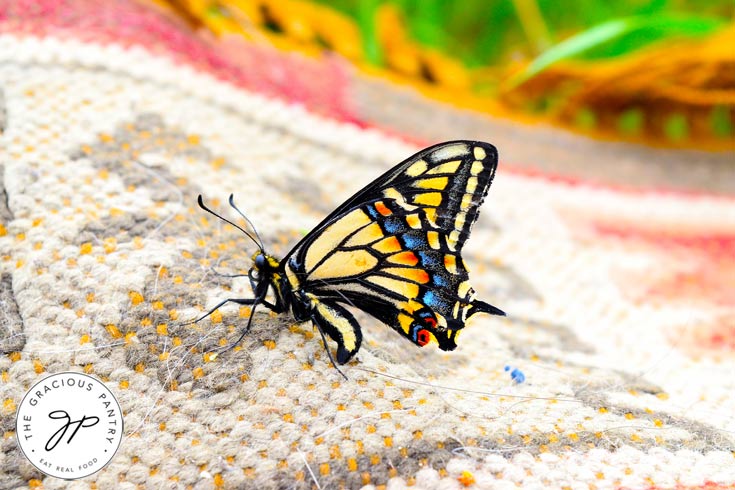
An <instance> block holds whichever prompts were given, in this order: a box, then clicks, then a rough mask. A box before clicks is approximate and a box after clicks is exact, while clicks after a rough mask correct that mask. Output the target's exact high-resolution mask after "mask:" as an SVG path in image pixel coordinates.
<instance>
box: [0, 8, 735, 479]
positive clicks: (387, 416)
mask: <svg viewBox="0 0 735 490" xmlns="http://www.w3.org/2000/svg"><path fill="white" fill-rule="evenodd" d="M0 32H2V34H1V35H0V94H1V95H0V131H2V135H1V136H0V148H2V150H0V151H1V152H2V153H0V155H2V160H1V161H0V193H2V196H0V197H2V199H0V258H1V260H0V271H1V276H0V308H1V309H2V314H0V348H1V350H2V353H3V354H2V356H0V399H2V402H3V405H2V412H1V413H0V416H1V417H2V418H1V419H0V422H1V423H2V431H3V438H2V440H1V441H2V442H1V444H2V452H0V488H27V487H32V488H39V487H41V486H42V487H44V488H113V487H118V488H130V489H133V488H197V489H199V488H202V489H204V488H265V489H268V488H360V487H362V486H364V485H368V486H370V485H373V486H375V487H378V488H390V489H397V488H403V487H407V486H412V487H414V488H425V489H434V488H436V489H457V488H465V487H468V488H516V487H524V488H542V487H557V488H590V489H594V488H601V489H602V488H680V489H684V488H687V489H688V488H697V489H699V488H702V489H704V488H706V489H721V488H733V487H734V486H735V434H734V431H735V418H734V417H733V413H735V397H734V396H733V393H734V390H735V357H734V356H733V352H734V351H735V288H733V277H735V256H734V254H733V250H735V198H732V197H722V196H719V197H716V196H709V195H706V194H692V193H683V192H676V193H674V192H663V191H655V192H654V191H647V190H645V189H638V190H629V189H623V188H613V187H604V186H599V185H588V184H586V183H585V182H584V181H581V182H580V181H575V182H569V181H563V180H559V179H556V178H553V176H550V175H544V174H538V173H537V174H534V175H529V174H528V173H527V172H521V171H518V170H517V169H515V168H514V167H513V166H512V165H508V164H506V163H505V162H504V161H503V148H502V147H500V148H499V150H500V154H501V162H500V165H499V168H498V173H497V177H496V180H495V183H494V184H493V187H492V188H491V190H490V195H489V197H488V200H487V201H486V203H485V205H484V206H483V208H482V214H481V216H480V219H479V221H478V223H477V225H476V226H475V229H474V231H473V235H472V237H471V238H470V240H469V241H468V244H467V246H466V248H465V254H464V256H465V261H466V262H467V264H468V265H469V267H470V269H471V279H472V282H473V285H474V287H475V289H476V290H477V291H478V295H479V297H480V298H481V299H483V300H486V301H489V302H491V303H492V304H494V305H497V306H499V307H500V308H502V309H503V310H505V311H506V312H507V313H508V316H507V317H506V318H502V319H498V318H490V317H480V316H478V317H475V318H473V321H472V322H471V324H470V325H469V326H468V327H467V328H466V329H465V330H464V332H463V334H462V336H461V338H460V339H459V347H458V348H457V350H456V351H454V352H451V353H445V352H442V351H440V350H438V349H436V348H435V346H432V345H429V346H426V347H424V348H423V349H419V348H415V347H414V346H412V345H411V344H410V343H408V342H406V341H405V340H404V339H401V338H400V336H399V335H397V334H396V333H395V332H393V331H392V330H391V329H390V328H388V327H386V326H384V325H381V324H379V322H377V321H376V320H374V319H372V318H370V317H368V316H366V315H358V320H359V321H360V324H361V325H362V327H363V332H364V336H365V341H364V343H363V347H362V349H361V350H360V352H359V353H358V355H357V357H356V360H354V361H352V362H351V363H349V364H347V365H346V366H344V367H343V370H344V372H345V374H346V375H347V377H348V378H349V379H348V380H345V379H344V378H343V377H342V376H340V374H339V373H338V372H337V371H336V370H335V369H334V368H333V367H332V365H331V364H330V362H329V358H328V356H327V353H326V351H325V350H324V347H323V345H322V343H321V339H320V337H319V335H318V332H316V331H315V330H314V329H313V328H312V326H311V324H295V323H294V321H293V319H292V318H291V317H290V316H289V315H286V314H284V315H278V316H276V315H269V314H266V313H260V312H258V313H256V315H255V318H254V321H253V328H252V330H251V332H250V334H249V335H247V336H246V337H245V338H244V339H243V341H242V342H241V343H240V344H239V347H238V348H236V349H233V350H231V351H229V352H227V353H225V354H222V355H220V356H218V357H216V358H212V356H210V355H208V352H210V351H212V350H213V349H215V348H217V347H218V346H221V345H224V344H226V343H227V342H231V341H234V340H235V339H236V338H237V337H238V336H239V332H240V329H241V328H242V327H243V326H244V324H245V323H246V321H247V319H248V317H249V315H250V310H249V309H248V308H245V307H243V308H238V307H237V306H225V307H222V308H221V309H219V310H218V311H217V312H215V314H213V315H211V316H210V317H209V318H207V319H206V320H203V321H201V322H199V323H197V324H186V322H187V321H188V320H192V319H194V318H196V317H197V316H198V315H201V314H202V312H204V311H207V310H208V309H209V308H211V307H213V306H214V305H216V304H217V303H219V302H220V301H221V300H222V299H225V298H228V297H233V296H234V297H250V296H251V294H252V292H251V291H250V288H249V284H248V283H247V280H245V279H244V278H229V277H225V276H223V275H222V274H237V273H242V272H244V271H247V269H248V268H249V267H250V265H251V259H250V257H251V255H252V253H253V252H254V250H253V246H252V243H251V242H250V241H249V240H248V239H247V238H246V237H244V236H243V235H242V234H241V233H240V232H238V231H237V230H235V229H234V228H233V227H231V226H228V225H223V223H222V222H220V221H218V220H216V219H213V218H212V217H211V216H210V215H207V214H206V213H205V212H204V211H202V210H201V209H199V208H198V207H197V205H196V197H197V195H198V194H200V193H201V194H203V196H204V197H205V200H206V201H207V202H208V203H209V204H210V205H211V206H212V207H213V208H215V209H217V210H219V211H221V212H222V213H224V214H225V215H226V216H229V217H234V216H235V215H234V213H232V212H231V210H229V209H228V206H227V196H229V194H230V193H233V194H234V196H235V200H236V202H237V203H238V205H239V207H240V208H241V209H243V210H244V211H245V212H246V213H247V214H248V216H249V218H250V219H251V220H252V221H253V223H254V224H255V226H256V227H257V228H258V229H259V232H260V234H261V235H262V236H263V238H264V240H265V242H266V243H267V245H268V248H269V250H270V251H271V252H272V253H273V254H274V255H276V256H283V255H284V254H285V253H286V252H287V251H288V250H289V249H290V247H291V246H292V245H293V244H294V243H296V241H298V239H299V238H300V237H301V236H303V234H304V233H306V232H308V230H310V229H311V228H312V227H313V226H314V225H316V224H317V223H318V222H319V221H320V220H321V218H322V217H323V216H324V215H325V214H326V213H328V212H329V211H331V210H332V209H334V208H335V207H336V206H337V205H339V204H340V203H341V202H342V201H343V200H344V199H346V198H347V197H349V196H350V195H351V194H352V193H353V192H354V191H356V190H357V189H358V188H361V187H362V186H363V185H365V184H367V183H368V182H370V181H371V180H372V179H374V178H375V177H377V176H378V175H380V174H381V173H382V172H383V171H385V170H386V169H388V168H390V167H391V166H392V165H394V164H395V163H397V162H399V161H401V160H402V159H404V158H406V157H407V156H409V155H411V154H412V153H414V152H415V151H416V150H417V149H418V148H419V147H420V146H422V145H423V143H416V142H414V141H415V139H413V138H415V136H414V135H412V134H410V133H408V134H405V135H404V137H399V136H396V135H395V133H393V132H390V131H385V130H382V129H381V128H380V127H376V126H374V125H371V124H367V123H365V122H364V121H361V120H360V118H359V117H358V116H357V115H356V113H355V112H354V110H353V109H351V107H352V106H351V100H350V91H349V83H350V82H349V80H350V77H349V75H348V71H347V68H346V67H345V66H344V65H342V64H341V63H340V62H338V61H336V60H331V59H320V60H316V59H308V58H302V57H300V56H298V55H296V54H289V53H282V52H278V51H276V50H274V49H272V48H270V47H267V46H261V45H257V44H253V45H246V44H244V43H241V44H238V43H234V42H233V43H232V44H230V45H228V48H227V49H225V48H222V47H221V45H215V44H213V43H210V42H207V41H204V40H201V39H200V38H199V37H197V36H195V35H194V34H193V33H192V32H191V31H190V30H189V29H188V28H187V27H186V26H184V25H182V24H180V23H179V22H177V21H175V20H172V19H171V18H169V17H168V16H166V15H163V14H162V13H160V12H158V11H156V10H153V9H151V8H149V7H145V6H142V5H140V4H137V3H116V2H109V3H107V2H83V1H75V0H66V1H63V2H50V1H45V2H25V1H24V2H17V1H11V0H7V1H5V0H4V1H0ZM247 67H250V68H251V69H247ZM484 139H486V140H487V141H489V142H491V143H492V142H493V135H492V134H487V135H486V138H484ZM426 143H428V142H426ZM594 162H595V155H590V156H589V163H590V165H594ZM331 347H334V346H331ZM62 371H78V372H84V373H88V374H91V375H93V376H95V377H97V378H99V379H101V380H102V381H104V382H105V383H106V384H107V386H109V387H110V389H111V390H112V391H113V393H114V394H115V395H116V396H117V398H118V400H119V402H120V405H121V407H122V410H123V413H124V419H125V436H124V437H123V441H122V444H121V446H120V448H119V450H118V452H117V454H116V456H115V457H114V458H113V460H112V461H111V463H110V464H109V465H108V466H107V467H105V468H104V469H103V470H102V471H100V472H98V473H96V474H94V475H92V476H89V477H87V478H85V479H83V480H79V481H75V482H66V481H63V480H59V479H56V478H53V477H47V476H45V475H44V474H43V473H41V472H40V471H38V470H37V469H36V468H34V467H33V466H32V465H31V464H30V463H29V462H28V461H27V460H26V459H25V457H24V456H23V454H22V453H21V451H20V449H19V448H18V444H17V440H16V434H15V414H16V410H17V407H18V405H19V404H20V401H21V399H22V398H23V396H24V394H25V392H26V391H27V390H28V389H29V388H30V387H31V386H32V385H33V384H34V383H36V382H37V381H39V380H40V379H42V378H44V377H45V376H47V375H49V374H51V373H57V372H62ZM521 373H522V374H523V378H525V379H523V380H522V379H521V376H520V374H521ZM368 488H371V487H368Z"/></svg>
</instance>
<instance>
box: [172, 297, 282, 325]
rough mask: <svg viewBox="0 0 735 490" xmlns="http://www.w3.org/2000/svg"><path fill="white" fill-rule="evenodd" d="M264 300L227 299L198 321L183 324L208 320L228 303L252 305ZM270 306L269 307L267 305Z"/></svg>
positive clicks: (193, 321)
mask: <svg viewBox="0 0 735 490" xmlns="http://www.w3.org/2000/svg"><path fill="white" fill-rule="evenodd" d="M260 302H262V300H259V299H258V298H227V299H225V300H222V301H220V302H219V303H218V304H217V306H215V307H214V308H212V309H211V310H209V311H208V312H206V313H205V314H204V315H202V316H200V317H199V318H197V319H196V320H192V321H190V322H186V323H182V325H191V324H192V323H198V322H200V321H202V320H204V319H205V318H207V317H208V316H209V315H211V314H212V313H214V312H215V310H216V309H217V308H219V307H220V306H222V305H226V304H227V303H236V304H238V305H252V304H255V303H260ZM266 306H268V305H266Z"/></svg>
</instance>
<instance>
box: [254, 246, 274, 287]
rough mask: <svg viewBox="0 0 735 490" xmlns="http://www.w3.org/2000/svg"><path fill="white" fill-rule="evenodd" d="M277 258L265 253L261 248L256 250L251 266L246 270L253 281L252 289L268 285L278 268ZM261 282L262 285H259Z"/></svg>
mask: <svg viewBox="0 0 735 490" xmlns="http://www.w3.org/2000/svg"><path fill="white" fill-rule="evenodd" d="M279 265H280V264H279V262H278V260H276V258H274V257H271V256H270V255H268V254H266V253H265V252H263V251H262V250H259V251H257V252H256V253H255V254H254V255H253V266H252V267H251V268H250V271H248V277H250V281H251V282H252V283H253V289H254V290H256V291H257V290H258V287H265V288H267V287H268V284H270V282H271V281H272V280H273V276H274V274H275V273H276V271H277V270H278V266H279ZM261 284H263V286H260V285H261Z"/></svg>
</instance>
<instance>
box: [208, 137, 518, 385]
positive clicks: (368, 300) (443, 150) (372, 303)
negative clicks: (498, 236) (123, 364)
mask: <svg viewBox="0 0 735 490" xmlns="http://www.w3.org/2000/svg"><path fill="white" fill-rule="evenodd" d="M497 164H498V152H497V150H496V149H495V147H494V146H492V145H490V144H488V143H483V142H479V141H450V142H446V143H441V144H438V145H435V146H431V147H429V148H426V149H424V150H422V151H420V152H418V153H416V154H415V155H413V156H412V157H410V158H408V159H406V160H404V161H403V162H401V163H399V164H398V165H396V166H395V167H394V168H392V169H391V170H389V171H387V172H386V173H385V174H383V175H382V176H380V177H378V178H377V179H376V180H375V181H373V182H372V183H370V184H368V185H367V186H366V187H365V188H363V189H362V190H360V191H359V192H357V193H356V194H355V195H354V196H352V197H351V198H349V199H348V200H347V201H345V202H344V203H343V204H342V205H341V206H339V207H338V208H337V209H335V210H334V211H333V212H332V213H331V214H330V215H329V216H327V217H326V218H324V220H323V221H322V222H321V223H319V224H318V225H317V226H316V227H315V228H314V229H313V230H312V231H311V232H309V233H308V234H306V235H305V236H304V237H303V238H302V239H301V240H300V241H299V242H298V243H297V244H296V246H295V247H293V249H292V250H291V251H290V252H289V253H288V254H286V256H285V257H283V258H282V259H280V260H279V259H278V258H276V257H274V256H272V255H270V254H269V253H267V252H266V251H265V248H264V246H263V241H262V239H261V238H260V235H259V234H258V232H257V230H256V229H255V227H254V226H253V225H252V223H251V222H250V220H249V219H248V218H247V217H246V216H245V215H244V214H243V213H242V212H241V211H240V210H239V209H238V208H237V207H236V206H235V203H234V200H233V196H232V195H230V198H229V203H230V205H231V206H232V207H233V208H234V209H235V210H236V211H237V212H238V213H239V214H240V216H242V217H243V218H244V219H245V221H246V222H247V223H248V225H249V226H250V227H251V228H252V229H253V230H254V232H255V236H253V235H252V234H251V233H249V232H248V231H246V230H245V229H244V228H242V227H240V226H238V225H237V224H235V223H233V222H232V221H230V220H228V219H226V218H223V217H222V216H220V215H219V214H217V213H215V212H214V211H212V210H211V209H209V208H208V207H206V206H205V205H204V202H203V201H202V196H201V195H200V196H199V199H198V203H199V206H200V207H201V208H202V209H204V210H205V211H207V212H209V213H211V214H213V215H214V216H217V217H218V218H220V219H222V220H224V221H226V222H227V223H230V224H231V225H233V226H235V227H236V228H238V229H239V230H240V231H242V232H243V233H245V235H247V236H248V237H250V239H251V240H252V241H253V242H254V243H255V244H256V245H257V247H258V251H257V252H256V253H255V254H254V255H253V257H252V259H253V266H252V268H251V269H250V270H249V272H248V274H247V275H248V277H249V280H250V285H251V287H252V290H253V297H252V298H228V299H225V300H224V301H222V302H220V303H219V304H218V305H217V306H215V307H214V308H212V309H211V310H210V311H209V312H208V313H207V314H205V315H203V316H201V317H200V318H199V319H197V320H195V321H199V320H201V319H203V318H206V317H207V316H208V315H210V314H211V313H212V312H214V311H215V310H216V309H217V308H219V307H221V306H222V305H224V304H226V303H236V304H240V305H250V306H251V307H252V310H251V315H250V318H249V319H248V323H247V326H246V327H245V328H244V329H243V331H242V334H241V336H240V338H239V339H238V340H237V341H236V342H235V343H233V344H231V346H230V347H232V346H234V345H236V344H238V343H239V342H240V341H241V340H242V338H243V337H244V336H245V334H246V333H247V332H248V331H249V330H250V326H251V323H252V319H253V317H254V315H255V309H256V308H257V307H258V306H259V305H263V306H265V307H266V308H269V309H270V310H272V311H273V312H275V313H284V312H288V310H290V311H291V313H292V314H293V317H294V318H295V319H296V321H297V322H307V321H311V322H312V323H313V325H314V326H315V327H316V328H317V329H318V330H319V333H320V334H321V337H322V341H323V342H324V346H325V348H326V350H327V354H328V356H329V359H330V361H331V362H332V365H333V366H334V367H335V368H337V370H338V371H339V372H340V373H341V374H342V375H343V376H344V374H343V373H342V371H341V370H339V368H338V367H337V364H335V360H334V358H333V356H332V353H331V351H330V350H329V347H328V342H327V337H329V338H331V339H332V340H333V341H334V342H336V344H337V352H336V354H337V355H336V357H337V363H339V364H345V363H346V362H348V361H349V360H350V359H352V358H353V357H354V356H355V354H356V353H357V352H358V350H359V349H360V344H361V343H362V331H361V329H360V324H359V323H358V322H357V320H356V319H355V317H354V316H353V315H352V313H351V312H350V311H349V310H348V309H347V308H346V306H349V307H352V308H356V309H359V310H362V311H364V312H366V313H368V314H369V315H371V316H373V317H375V318H376V319H378V320H380V321H381V322H383V323H384V324H386V325H388V326H390V327H392V328H393V329H394V330H396V332H398V333H399V334H400V335H402V336H403V337H405V338H407V339H408V340H410V341H411V342H413V343H414V344H416V345H418V346H424V345H426V344H428V343H430V342H435V343H437V344H438V345H439V348H440V349H442V350H445V351H450V350H454V349H455V348H456V347H457V343H456V341H457V335H458V334H459V332H460V331H461V330H462V329H463V328H464V326H465V322H466V321H467V320H468V319H469V318H470V317H472V316H473V315H475V314H477V313H489V314H492V315H505V313H504V312H503V311H502V310H500V309H498V308H496V307H495V306H492V305H490V304H488V303H486V302H484V301H480V300H478V299H477V298H476V294H475V290H474V289H473V288H472V286H470V283H469V274H468V271H467V266H466V265H465V263H464V261H463V260H462V255H461V252H462V246H463V245H464V243H465V241H466V240H467V238H468V237H469V236H470V231H471V229H472V225H473V224H474V223H475V221H476V220H477V217H478V215H479V211H480V205H481V204H482V202H483V200H484V199H485V196H486V195H487V193H488V190H489V188H490V184H491V183H492V180H493V177H494V176H495V169H496V167H497ZM269 292H272V295H271V296H268V293H269ZM269 298H271V299H269Z"/></svg>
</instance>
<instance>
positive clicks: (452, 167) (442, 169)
mask: <svg viewBox="0 0 735 490" xmlns="http://www.w3.org/2000/svg"><path fill="white" fill-rule="evenodd" d="M461 163H462V160H454V161H453V162H447V163H442V164H441V165H437V166H436V167H434V168H432V169H431V170H429V171H428V172H426V175H433V174H454V173H455V172H457V169H458V168H459V165H460V164H461Z"/></svg>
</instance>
